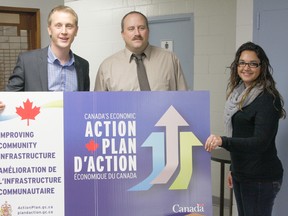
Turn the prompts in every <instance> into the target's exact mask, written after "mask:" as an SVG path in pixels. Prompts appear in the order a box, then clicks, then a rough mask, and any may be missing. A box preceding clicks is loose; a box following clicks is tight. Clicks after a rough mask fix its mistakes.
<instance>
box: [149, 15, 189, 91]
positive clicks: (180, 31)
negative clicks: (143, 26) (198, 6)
mask: <svg viewBox="0 0 288 216" xmlns="http://www.w3.org/2000/svg"><path fill="white" fill-rule="evenodd" d="M148 22H149V29H150V36H149V43H150V44H151V45H154V46H158V47H162V48H164V49H165V48H166V49H169V50H171V51H172V52H174V53H175V54H176V55H177V57H178V58H179V60H180V63H181V66H182V70H183V73H184V76H185V78H186V81H187V85H188V88H189V89H190V90H192V89H193V71H194V70H193V68H194V19H193V14H179V15H168V16H158V17H151V18H149V19H148Z"/></svg>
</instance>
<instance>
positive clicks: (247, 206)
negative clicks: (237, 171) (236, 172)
mask: <svg viewBox="0 0 288 216" xmlns="http://www.w3.org/2000/svg"><path fill="white" fill-rule="evenodd" d="M281 184H282V179H280V180H278V181H271V182H238V181H237V180H235V179H234V178H233V190H234V194H235V198H236V203H237V209H238V216H271V214H272V209H273V205H274V200H275V197H276V195H277V193H278V192H279V190H280V188H281Z"/></svg>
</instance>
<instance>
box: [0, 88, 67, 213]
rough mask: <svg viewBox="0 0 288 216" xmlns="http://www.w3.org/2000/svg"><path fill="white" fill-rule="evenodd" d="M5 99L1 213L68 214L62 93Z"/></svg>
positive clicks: (0, 124) (0, 136) (0, 121)
mask: <svg viewBox="0 0 288 216" xmlns="http://www.w3.org/2000/svg"><path fill="white" fill-rule="evenodd" d="M0 100H1V101H3V102H4V103H5V105H6V108H5V110H4V111H3V112H1V114H0V215H1V216H16V215H25V216H28V215H29V216H32V215H33V216H36V215H37V216H41V215H55V216H56V215H57V216H60V215H64V204H65V202H64V158H63V155H64V145H63V143H64V128H63V93H48V92H37V93H29V92H19V93H8V92H1V93H0Z"/></svg>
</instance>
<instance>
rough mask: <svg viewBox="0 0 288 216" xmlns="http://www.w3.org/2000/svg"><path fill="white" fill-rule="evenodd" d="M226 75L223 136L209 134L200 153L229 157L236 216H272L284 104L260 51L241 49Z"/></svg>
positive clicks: (252, 47)
mask: <svg viewBox="0 0 288 216" xmlns="http://www.w3.org/2000/svg"><path fill="white" fill-rule="evenodd" d="M230 69H231V75H230V79H229V83H228V86H227V100H226V104H225V109H224V123H225V130H226V136H218V135H214V134H211V135H210V136H209V137H208V138H207V140H206V143H205V149H206V150H207V151H209V152H210V151H212V150H213V149H215V148H216V147H222V148H224V149H226V150H228V151H229V152H230V155H231V168H230V171H231V172H230V174H229V175H228V185H229V187H232V186H233V190H234V194H235V198H236V203H237V209H238V214H239V216H258V215H259V216H260V215H261V216H271V214H272V209H273V205H274V200H275V197H276V195H277V193H278V192H279V190H280V188H281V184H282V178H283V167H282V163H281V161H280V159H279V158H278V156H277V149H276V144H275V138H276V135H277V131H278V123H279V119H281V118H285V117H286V112H285V110H284V108H283V106H284V101H283V98H282V96H281V94H280V93H279V92H278V90H277V88H276V83H275V81H274V79H273V77H272V73H273V69H272V67H271V65H270V63H269V59H268V57H267V55H266V54H265V52H264V50H263V49H262V48H261V47H260V46H259V45H257V44H255V43H252V42H247V43H244V44H242V45H241V46H240V47H239V49H238V50H237V52H236V55H235V59H234V61H233V62H232V63H231V66H230Z"/></svg>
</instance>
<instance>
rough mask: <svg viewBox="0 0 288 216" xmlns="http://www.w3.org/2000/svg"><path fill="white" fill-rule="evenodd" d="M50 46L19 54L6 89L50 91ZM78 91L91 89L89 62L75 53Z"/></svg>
mask: <svg viewBox="0 0 288 216" xmlns="http://www.w3.org/2000/svg"><path fill="white" fill-rule="evenodd" d="M47 58H48V47H46V48H43V49H37V50H32V51H29V52H24V53H21V54H19V56H18V60H17V63H16V66H15V68H14V71H13V74H12V75H11V76H10V78H9V80H8V84H7V86H6V91H48V61H47ZM74 58H75V63H74V64H75V69H76V73H77V82H78V91H89V90H90V78H89V63H88V61H87V60H85V59H83V58H81V57H80V56H77V55H75V54H74Z"/></svg>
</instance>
